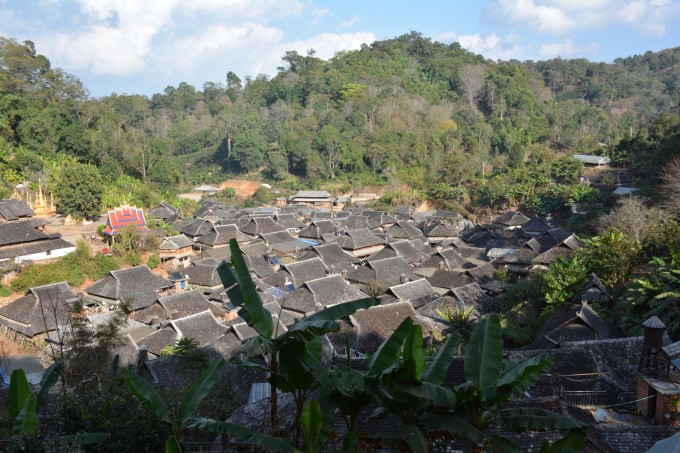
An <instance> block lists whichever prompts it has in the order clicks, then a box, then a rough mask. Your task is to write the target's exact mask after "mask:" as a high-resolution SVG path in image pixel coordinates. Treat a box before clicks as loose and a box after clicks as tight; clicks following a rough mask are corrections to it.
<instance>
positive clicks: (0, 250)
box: [0, 237, 75, 260]
mask: <svg viewBox="0 0 680 453" xmlns="http://www.w3.org/2000/svg"><path fill="white" fill-rule="evenodd" d="M64 249H71V250H75V246H74V245H73V244H71V243H70V242H68V241H65V240H64V239H62V238H60V237H57V238H53V239H43V240H38V241H33V242H26V243H21V244H14V245H8V246H4V247H0V260H2V259H7V258H17V257H20V256H28V255H33V254H37V253H45V252H52V251H55V250H64Z"/></svg>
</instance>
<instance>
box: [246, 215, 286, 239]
mask: <svg viewBox="0 0 680 453" xmlns="http://www.w3.org/2000/svg"><path fill="white" fill-rule="evenodd" d="M239 230H241V232H242V233H246V234H249V235H251V236H259V235H262V234H268V233H275V232H277V231H285V230H286V229H285V228H283V227H282V226H281V225H279V224H277V223H276V222H274V219H272V218H271V217H254V218H252V219H250V221H248V223H246V224H245V225H242V226H240V227H239Z"/></svg>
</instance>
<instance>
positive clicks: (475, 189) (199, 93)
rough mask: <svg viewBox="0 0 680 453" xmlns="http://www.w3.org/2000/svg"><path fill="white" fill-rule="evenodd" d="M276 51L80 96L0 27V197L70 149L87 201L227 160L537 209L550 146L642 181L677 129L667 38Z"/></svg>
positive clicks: (200, 174) (55, 168) (239, 170)
mask: <svg viewBox="0 0 680 453" xmlns="http://www.w3.org/2000/svg"><path fill="white" fill-rule="evenodd" d="M282 64H283V66H282V67H281V68H280V69H279V72H278V74H276V75H275V76H273V77H270V76H267V75H263V74H260V75H257V76H255V77H252V78H251V77H246V78H245V80H240V79H239V78H238V77H237V76H236V75H235V74H234V73H233V72H231V71H227V70H225V74H226V75H225V80H223V81H211V82H206V83H204V85H203V87H199V88H197V87H194V86H192V85H190V84H187V83H180V84H179V85H178V86H177V87H172V86H168V87H166V88H165V89H164V90H163V92H162V93H157V94H154V95H153V96H151V98H150V99H149V98H148V97H146V96H141V95H135V94H112V95H110V96H107V97H103V98H100V99H91V98H89V97H88V92H87V89H86V87H84V86H83V85H82V83H81V82H80V81H79V80H78V79H77V78H75V77H74V76H72V75H70V74H67V73H65V72H63V71H62V70H60V69H58V68H52V67H51V64H50V61H49V59H48V58H47V57H45V56H43V55H40V54H39V53H38V52H37V50H36V49H35V47H34V45H33V43H31V42H30V41H26V42H24V43H19V42H17V41H15V40H13V39H8V38H0V169H1V170H2V181H0V195H2V196H7V195H9V192H10V190H11V188H12V187H13V186H14V185H15V184H17V183H18V182H20V181H24V180H30V181H32V182H33V183H34V184H35V183H37V182H38V181H39V180H41V181H43V182H44V183H46V184H47V185H48V186H49V188H50V189H54V190H55V192H56V188H57V187H58V186H59V184H60V178H61V170H62V169H63V168H64V166H65V164H66V163H73V162H76V161H77V162H80V163H83V164H89V165H93V166H96V167H97V169H98V171H99V173H100V175H101V180H102V182H103V183H104V184H105V185H106V187H105V190H104V191H103V194H104V195H103V199H102V203H103V205H104V206H105V207H110V206H114V205H116V204H119V203H120V202H121V201H123V199H125V200H126V201H128V202H131V203H135V204H138V205H143V206H148V205H150V204H153V203H154V202H156V201H157V200H158V199H159V193H163V192H165V193H166V198H167V197H168V196H169V195H170V194H172V193H175V192H177V191H180V190H185V189H187V188H189V187H191V186H192V185H195V184H198V183H202V182H216V181H219V180H221V179H224V178H226V177H227V176H236V175H237V176H238V177H241V178H243V177H245V178H254V179H264V180H268V181H273V182H275V183H276V184H277V186H278V187H280V188H287V189H290V190H295V189H298V188H300V187H324V188H329V189H334V190H337V191H346V190H349V189H359V188H362V187H365V186H371V187H375V186H385V187H387V188H389V187H402V188H403V187H404V185H406V186H407V187H409V188H410V189H415V191H410V192H409V193H411V196H413V195H414V194H415V197H416V198H425V197H429V198H431V199H435V200H437V199H439V200H442V201H444V202H445V204H446V203H448V204H452V202H454V203H457V204H461V205H466V207H467V208H469V209H471V210H474V208H476V207H479V206H484V207H486V206H494V205H498V206H499V207H500V206H502V205H516V204H521V203H527V202H528V203H527V205H526V208H527V209H528V210H533V211H536V212H539V213H547V211H550V210H552V209H554V208H555V206H553V205H554V204H555V202H554V201H555V199H557V203H556V204H557V205H560V204H564V202H566V201H567V200H569V198H570V196H572V192H573V190H574V189H573V188H569V187H568V185H569V184H573V183H574V177H576V178H577V177H578V173H577V172H576V173H575V172H574V171H573V169H570V168H569V165H566V169H565V164H568V163H569V162H564V161H562V162H558V163H557V164H555V161H556V160H557V157H559V156H560V155H562V154H567V153H573V152H578V153H591V154H604V155H608V156H610V157H612V158H613V159H614V162H615V163H617V164H621V165H624V166H627V167H629V168H632V169H633V170H634V172H633V176H634V178H635V179H636V180H637V181H638V182H640V183H654V177H655V176H656V174H657V173H658V171H659V169H660V168H661V166H662V164H663V163H664V162H665V161H666V160H667V159H668V158H669V156H670V155H671V153H672V150H673V149H674V148H673V147H672V146H670V145H669V144H668V142H669V140H671V141H673V140H675V141H674V142H673V143H677V135H678V129H679V125H680V119H678V106H677V100H678V96H679V94H680V48H675V49H668V50H665V51H662V52H658V53H653V52H647V53H646V54H644V55H636V56H633V57H628V58H621V59H617V60H616V61H615V62H614V63H613V64H605V63H592V62H589V61H587V60H584V59H575V60H564V59H553V60H548V61H541V62H530V61H529V62H520V61H507V62H503V61H499V62H494V61H491V60H486V59H484V57H483V56H481V55H475V54H472V53H470V52H468V51H466V50H464V49H462V48H461V47H460V45H459V44H458V43H453V44H450V45H446V44H442V43H439V42H433V41H432V40H430V39H428V38H426V37H423V36H422V35H421V34H419V33H417V32H411V33H409V34H405V35H402V36H400V37H397V38H394V39H388V40H385V41H377V42H374V43H373V44H371V45H365V46H363V47H362V48H361V49H360V50H357V51H350V52H340V53H338V54H336V56H335V57H334V58H332V59H331V60H329V61H324V60H321V59H319V58H317V57H315V55H314V51H313V50H310V51H309V52H308V53H307V54H306V55H300V54H299V53H297V52H295V51H289V52H286V53H285V55H284V56H283V57H282ZM539 175H543V176H540V177H538V179H537V176H539ZM574 175H576V176H574ZM650 177H651V178H650ZM522 184H524V185H522ZM577 198H578V196H577ZM396 199H397V200H399V197H396ZM58 201H59V200H58ZM577 201H578V200H577ZM558 207H559V206H558Z"/></svg>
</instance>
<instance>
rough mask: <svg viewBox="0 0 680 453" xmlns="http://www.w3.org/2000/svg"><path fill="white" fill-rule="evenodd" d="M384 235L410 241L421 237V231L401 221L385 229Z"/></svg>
mask: <svg viewBox="0 0 680 453" xmlns="http://www.w3.org/2000/svg"><path fill="white" fill-rule="evenodd" d="M386 233H387V234H388V235H389V236H391V237H393V238H395V239H411V238H415V237H419V236H422V235H423V232H422V231H421V230H419V229H418V228H416V227H415V226H413V225H412V224H411V223H410V222H406V221H403V220H401V221H399V222H397V223H396V224H395V225H392V226H390V227H389V228H387V231H386Z"/></svg>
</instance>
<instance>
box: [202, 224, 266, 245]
mask: <svg viewBox="0 0 680 453" xmlns="http://www.w3.org/2000/svg"><path fill="white" fill-rule="evenodd" d="M232 238H234V239H236V241H237V242H248V241H252V240H253V239H252V238H251V237H249V236H246V235H245V234H243V233H242V232H241V231H240V230H239V229H238V227H237V226H236V225H234V224H230V225H213V226H212V231H210V232H208V233H206V234H204V235H203V236H201V237H199V238H198V239H196V242H199V243H201V244H205V245H210V246H216V245H225V244H229V240H230V239H232Z"/></svg>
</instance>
